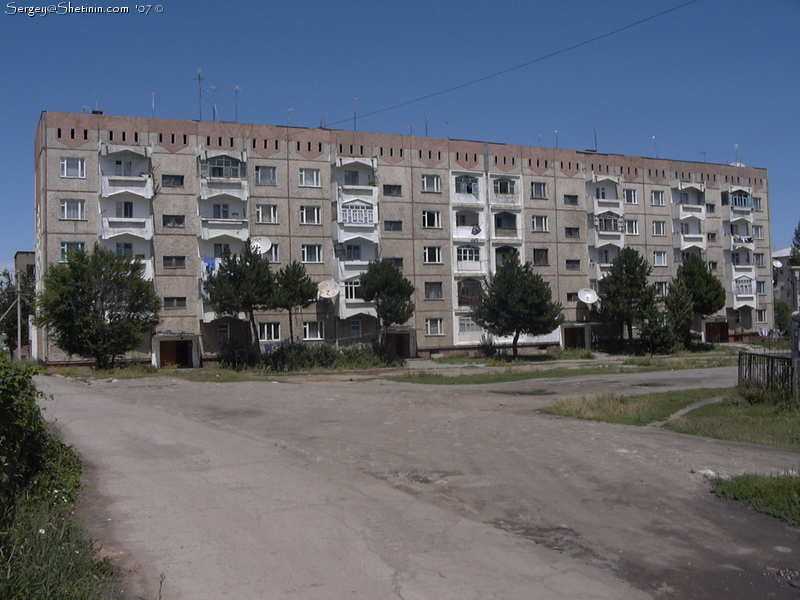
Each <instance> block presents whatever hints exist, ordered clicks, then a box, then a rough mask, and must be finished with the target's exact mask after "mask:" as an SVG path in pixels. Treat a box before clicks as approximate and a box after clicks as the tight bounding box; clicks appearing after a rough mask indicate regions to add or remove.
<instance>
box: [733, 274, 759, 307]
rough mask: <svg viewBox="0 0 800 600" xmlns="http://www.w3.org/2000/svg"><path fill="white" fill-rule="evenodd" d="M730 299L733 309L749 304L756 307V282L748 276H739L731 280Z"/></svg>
mask: <svg viewBox="0 0 800 600" xmlns="http://www.w3.org/2000/svg"><path fill="white" fill-rule="evenodd" d="M730 294H731V300H732V302H731V303H730V304H731V305H732V307H733V309H734V310H738V309H740V308H742V307H745V306H749V307H750V308H756V306H757V305H758V299H757V297H756V282H755V280H754V279H751V278H750V277H746V276H744V277H740V278H739V279H734V280H733V281H732V282H731V287H730Z"/></svg>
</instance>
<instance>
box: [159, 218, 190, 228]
mask: <svg viewBox="0 0 800 600" xmlns="http://www.w3.org/2000/svg"><path fill="white" fill-rule="evenodd" d="M161 224H162V225H163V226H164V227H185V226H186V217H184V216H183V215H163V216H162V217H161Z"/></svg>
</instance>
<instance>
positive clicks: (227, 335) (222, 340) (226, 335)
mask: <svg viewBox="0 0 800 600" xmlns="http://www.w3.org/2000/svg"><path fill="white" fill-rule="evenodd" d="M230 339H231V324H230V323H220V324H219V325H217V342H218V343H219V345H220V346H224V345H225V344H227V343H228V342H229V341H230Z"/></svg>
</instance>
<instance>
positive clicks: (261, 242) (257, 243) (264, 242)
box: [250, 237, 272, 254]
mask: <svg viewBox="0 0 800 600" xmlns="http://www.w3.org/2000/svg"><path fill="white" fill-rule="evenodd" d="M250 243H251V244H252V245H253V248H255V249H256V251H257V252H258V253H259V254H266V253H267V251H268V250H269V249H270V248H272V242H271V241H270V239H269V238H268V237H254V238H251V239H250Z"/></svg>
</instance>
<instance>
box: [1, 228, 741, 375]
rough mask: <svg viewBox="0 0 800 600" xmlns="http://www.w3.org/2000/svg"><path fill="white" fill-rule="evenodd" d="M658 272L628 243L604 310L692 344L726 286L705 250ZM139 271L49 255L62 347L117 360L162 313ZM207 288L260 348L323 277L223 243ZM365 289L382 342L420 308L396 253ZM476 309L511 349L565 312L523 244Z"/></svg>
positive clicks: (51, 315) (50, 296) (609, 280)
mask: <svg viewBox="0 0 800 600" xmlns="http://www.w3.org/2000/svg"><path fill="white" fill-rule="evenodd" d="M651 272H652V267H651V266H650V265H649V264H648V262H647V261H646V260H645V259H644V258H643V257H642V256H641V255H639V253H638V252H637V251H636V250H634V249H632V248H625V249H623V250H622V251H621V252H620V254H619V256H618V257H617V258H616V260H615V261H614V263H613V265H612V267H611V270H610V273H609V274H608V276H607V277H606V278H605V279H604V280H603V283H604V288H605V290H604V293H603V294H602V296H601V304H600V309H599V314H600V316H601V318H602V319H603V320H604V321H606V322H607V323H609V324H611V325H613V326H615V327H617V328H618V330H619V331H620V333H621V332H622V330H623V329H627V333H628V338H629V339H632V337H633V328H634V327H637V328H638V330H639V333H640V337H641V339H642V340H644V341H645V342H646V344H647V345H648V347H649V348H650V350H651V352H653V351H661V350H666V349H668V348H671V347H672V346H674V344H675V343H676V342H678V343H681V344H684V345H687V346H688V345H689V344H690V343H691V324H692V320H693V318H694V316H695V315H696V314H700V315H703V314H712V313H714V312H716V311H718V310H719V309H720V308H722V307H723V306H724V305H725V290H724V288H723V287H722V284H721V283H720V282H719V280H717V279H716V277H714V276H713V274H711V272H710V271H709V270H708V268H707V266H706V265H705V263H704V262H703V261H702V260H701V259H700V258H699V257H697V256H690V257H689V258H687V260H686V261H684V263H683V264H682V265H681V267H680V268H679V269H678V274H677V277H676V278H675V279H673V281H672V282H671V283H670V285H669V293H668V295H667V296H666V298H664V301H663V304H660V303H659V302H658V299H657V294H656V288H655V286H654V285H653V284H650V283H648V278H649V276H650V274H651ZM142 274H143V266H142V264H141V263H140V262H139V261H137V260H135V259H131V258H128V257H125V256H119V255H117V254H116V253H114V252H112V251H109V250H104V249H103V248H101V247H99V246H97V245H95V247H94V249H93V250H92V252H91V253H87V252H85V251H83V250H77V251H75V252H74V253H72V254H70V256H69V261H68V262H66V263H62V264H57V265H52V266H51V267H50V268H49V269H48V270H47V272H46V273H45V275H44V291H43V292H42V294H41V295H40V296H39V298H38V315H37V316H36V322H37V324H38V325H40V326H45V327H47V328H48V329H49V330H50V335H51V337H52V339H53V341H54V342H55V343H56V345H58V346H59V347H60V348H61V349H63V350H64V351H66V352H68V353H70V354H73V355H77V356H81V357H85V358H91V359H93V360H94V361H95V365H96V366H97V367H98V368H108V367H113V366H114V364H115V361H116V359H117V358H118V357H120V356H122V355H123V354H124V353H125V352H127V351H129V350H131V349H133V348H135V347H136V346H137V345H138V344H139V343H141V341H142V338H143V336H144V333H145V332H146V331H147V330H148V329H149V328H150V327H152V326H153V325H155V324H156V323H158V320H159V310H160V307H161V301H160V299H159V298H158V296H157V295H156V293H155V290H154V287H153V284H152V282H149V281H145V280H144V279H143V278H142ZM3 277H5V279H6V280H7V281H6V283H5V285H4V286H0V292H4V293H7V292H8V290H9V289H10V286H11V284H10V283H9V282H10V279H9V276H8V274H7V273H6V274H4V275H3ZM204 289H205V293H206V294H207V297H208V300H209V303H210V304H211V306H212V308H213V309H214V311H215V312H217V313H218V314H220V315H233V316H235V315H238V314H240V313H244V314H245V315H246V318H247V320H248V323H249V325H250V327H249V342H250V346H251V347H253V348H255V347H256V345H257V340H258V324H257V322H256V319H255V313H256V312H258V311H264V310H286V311H288V313H289V339H290V340H294V328H293V321H294V319H293V311H295V310H296V309H298V308H306V307H308V306H310V305H311V304H312V303H313V302H315V301H316V295H317V284H316V283H315V282H313V281H312V280H311V278H310V277H309V276H308V275H307V273H306V271H305V267H304V266H303V265H302V264H300V263H298V262H292V263H290V264H287V265H286V266H284V267H283V268H282V269H280V270H279V271H277V272H273V271H272V270H271V269H270V266H269V262H268V260H267V258H266V257H265V256H264V255H263V254H261V253H260V252H259V251H258V250H257V249H256V248H255V247H254V246H253V245H251V243H250V242H249V241H248V242H247V243H246V244H245V246H244V249H243V251H242V252H241V253H240V254H231V253H229V252H226V254H225V255H224V256H223V258H222V260H221V263H220V266H219V269H218V270H217V271H216V272H215V273H213V274H211V275H210V276H209V277H208V279H207V280H206V282H205V286H204ZM361 292H362V297H363V298H364V300H366V301H368V302H373V303H374V305H375V310H376V313H377V317H378V327H379V330H380V331H381V334H382V335H381V339H382V340H384V342H385V335H384V334H385V331H386V329H387V328H388V327H390V326H392V325H395V324H402V323H405V322H406V321H408V320H409V319H410V318H411V316H412V315H413V313H414V303H413V301H412V299H411V298H412V295H413V293H414V287H413V285H412V284H411V282H410V281H408V279H406V278H405V277H403V275H402V273H401V272H400V271H399V270H398V269H397V268H396V267H395V266H394V265H393V264H392V262H391V261H388V260H382V261H378V262H373V263H371V264H370V265H369V267H368V269H367V271H366V273H364V274H363V275H362V277H361ZM0 298H2V296H0ZM471 316H472V319H473V320H474V321H475V322H476V323H477V324H478V325H479V326H481V327H482V328H483V329H485V330H486V331H488V332H489V333H491V334H493V335H497V336H501V337H504V336H513V337H512V340H513V341H512V349H513V353H514V356H517V353H518V342H519V338H520V336H521V335H522V334H528V335H534V336H535V335H543V334H547V333H550V332H551V331H553V330H554V329H556V328H557V327H558V326H559V325H561V324H562V323H563V322H564V315H563V308H562V306H561V304H560V303H558V302H554V301H553V299H552V295H551V291H550V288H549V286H548V285H547V283H546V282H545V281H544V280H543V279H542V277H541V276H540V275H539V274H538V273H535V272H534V270H533V266H532V265H531V263H529V262H526V263H521V261H520V259H519V256H518V254H516V253H511V254H509V255H508V257H507V258H506V259H505V260H504V261H503V264H502V265H501V266H500V267H498V269H497V272H496V273H495V274H494V275H493V276H490V277H489V278H488V280H487V282H486V284H485V285H484V286H482V289H481V291H480V293H479V295H478V297H477V298H476V299H475V301H474V302H473V304H472V307H471ZM4 323H5V321H4Z"/></svg>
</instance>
